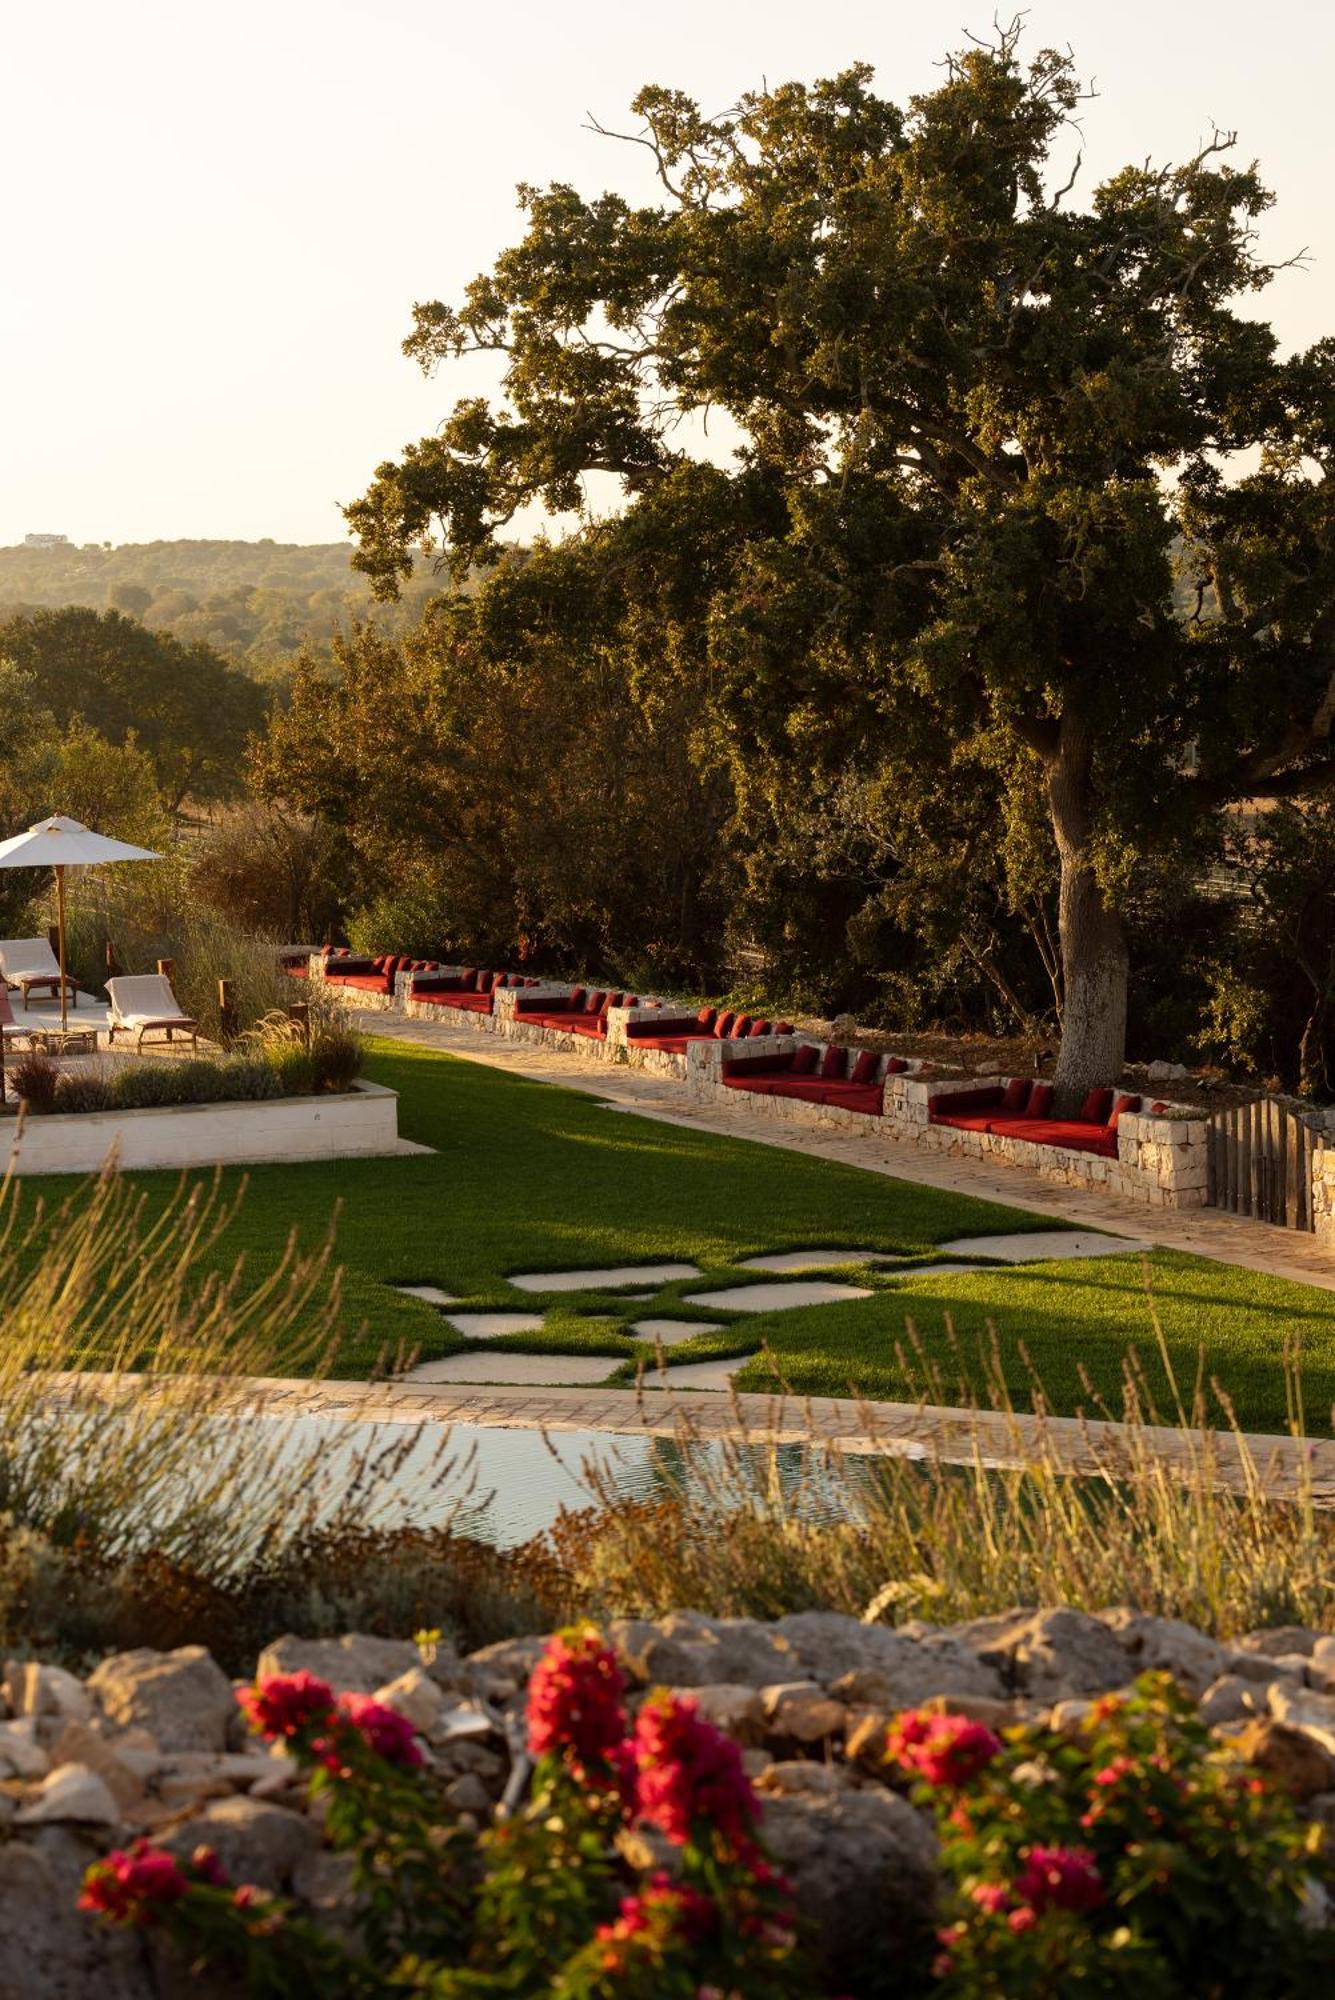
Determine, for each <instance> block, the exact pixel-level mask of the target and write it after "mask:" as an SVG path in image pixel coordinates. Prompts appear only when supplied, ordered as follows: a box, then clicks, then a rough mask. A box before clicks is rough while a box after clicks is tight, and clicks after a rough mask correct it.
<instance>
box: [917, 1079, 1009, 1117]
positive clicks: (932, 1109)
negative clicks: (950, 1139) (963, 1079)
mask: <svg viewBox="0 0 1335 2000" xmlns="http://www.w3.org/2000/svg"><path fill="white" fill-rule="evenodd" d="M975 1111H986V1112H987V1114H988V1116H989V1117H990V1118H995V1117H997V1116H998V1115H999V1113H1000V1111H1001V1091H1000V1090H999V1089H998V1088H997V1087H996V1085H995V1084H988V1085H984V1086H983V1087H982V1088H980V1089H978V1090H957V1091H954V1092H953V1093H952V1094H951V1095H950V1096H948V1097H932V1098H929V1099H928V1101H927V1115H928V1117H929V1118H930V1119H931V1120H932V1122H933V1123H934V1124H947V1125H951V1124H954V1123H955V1121H956V1120H957V1119H958V1118H959V1117H960V1115H961V1113H963V1112H968V1113H970V1114H972V1113H973V1112H975Z"/></svg>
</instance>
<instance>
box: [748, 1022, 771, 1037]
mask: <svg viewBox="0 0 1335 2000" xmlns="http://www.w3.org/2000/svg"><path fill="white" fill-rule="evenodd" d="M773 1032H774V1023H773V1022H772V1021H753V1022H752V1023H751V1033H752V1034H753V1035H771V1034H773Z"/></svg>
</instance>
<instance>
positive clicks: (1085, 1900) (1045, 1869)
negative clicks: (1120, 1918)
mask: <svg viewBox="0 0 1335 2000" xmlns="http://www.w3.org/2000/svg"><path fill="white" fill-rule="evenodd" d="M1022 1858H1023V1860H1024V1863H1025V1867H1024V1870H1023V1872H1022V1873H1021V1874H1019V1875H1017V1876H1016V1878H1015V1894H1016V1896H1017V1897H1018V1898H1019V1900H1020V1901H1021V1902H1022V1903H1027V1904H1028V1905H1029V1907H1030V1909H1032V1910H1033V1911H1034V1912H1035V1913H1036V1914H1037V1913H1041V1912H1042V1911H1043V1910H1049V1909H1054V1910H1082V1911H1083V1910H1097V1908H1098V1907H1099V1904H1100V1903H1101V1902H1102V1901H1103V1896H1104V1890H1103V1878H1102V1876H1101V1875H1100V1874H1099V1871H1098V1868H1097V1866H1096V1865H1095V1861H1094V1857H1093V1855H1092V1854H1091V1853H1090V1852H1089V1849H1088V1848H1087V1847H1031V1848H1030V1849H1029V1852H1028V1853H1027V1854H1026V1855H1024V1856H1023V1857H1022Z"/></svg>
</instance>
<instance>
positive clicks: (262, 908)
mask: <svg viewBox="0 0 1335 2000" xmlns="http://www.w3.org/2000/svg"><path fill="white" fill-rule="evenodd" d="M349 875H350V865H349V861H348V857H347V854H346V849H345V844H344V843H343V841H342V840H341V839H340V837H339V835H338V834H337V832H336V831H335V830H334V829H333V828H331V827H329V826H327V825H325V824H323V823H322V822H320V821H318V820H316V819H313V818H312V817H311V816H310V815H308V814H305V813H300V812H296V811H293V810H292V809H291V808H289V807H287V806H284V805H283V804H281V803H267V804H266V803H264V802H261V801H258V800H254V799H248V800H246V801H245V802H244V803H241V804H238V805H236V806H233V807H230V808H228V809H227V810H226V811H225V812H223V813H222V814H221V816H220V817H219V818H218V819H217V820H215V821H214V822H213V823H212V825H210V826H209V827H208V828H207V829H206V830H205V831H204V832H203V833H202V835H201V836H200V837H199V839H198V840H197V841H196V842H195V843H194V845H193V846H192V849H191V860H190V888H191V891H192V894H193V895H195V896H197V897H199V898H200V899H201V900H202V901H203V902H204V904H205V905H206V906H207V907H208V909H209V910H211V911H212V912H214V913H215V914H216V915H217V916H219V917H221V918H223V919H224V920H225V921H226V922H228V923H230V924H232V925H233V926H234V927H235V928H236V929H237V930H239V931H240V932H242V933H244V934H246V935H249V936H267V937H274V938H278V939H281V940H282V941H284V942H286V943H292V944H320V943H323V942H324V940H325V939H326V938H329V937H331V936H332V935H333V934H334V932H335V931H336V930H337V928H338V926H339V922H340V919H341V916H342V906H343V901H344V897H345V894H346V890H347V884H348V878H349ZM387 934H388V935H392V936H393V937H396V938H397V937H398V936H399V935H400V931H399V930H398V929H397V928H395V927H391V929H390V931H389V932H388V933H387ZM404 949H405V950H406V949H407V947H406V946H405V947H404ZM415 955H416V956H417V957H419V958H422V957H429V956H430V955H431V954H430V953H429V952H427V951H425V950H423V951H419V952H417V953H416V954H415Z"/></svg>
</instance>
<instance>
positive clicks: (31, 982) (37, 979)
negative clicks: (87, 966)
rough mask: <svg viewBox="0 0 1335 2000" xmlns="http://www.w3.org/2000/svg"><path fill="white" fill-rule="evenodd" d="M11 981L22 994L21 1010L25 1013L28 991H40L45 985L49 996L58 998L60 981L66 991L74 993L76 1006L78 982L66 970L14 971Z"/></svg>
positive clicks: (76, 1004) (77, 1001)
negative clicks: (61, 971)
mask: <svg viewBox="0 0 1335 2000" xmlns="http://www.w3.org/2000/svg"><path fill="white" fill-rule="evenodd" d="M13 983H14V985H15V986H17V987H18V989H19V991H20V993H21V994H22V995H23V1011H24V1013H25V1014H26V1013H27V1011H28V995H29V994H30V993H36V992H40V991H41V990H42V988H43V987H45V989H46V991H47V992H48V993H49V994H50V995H51V998H52V999H53V1000H58V999H59V998H60V988H61V985H62V983H63V985H64V986H65V988H66V989H67V991H68V992H70V993H72V994H73V995H74V1004H75V1006H76V1007H77V1006H78V1004H79V982H78V980H77V979H74V978H73V977H72V976H71V975H70V974H69V973H68V972H65V973H60V972H16V973H14V974H13Z"/></svg>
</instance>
